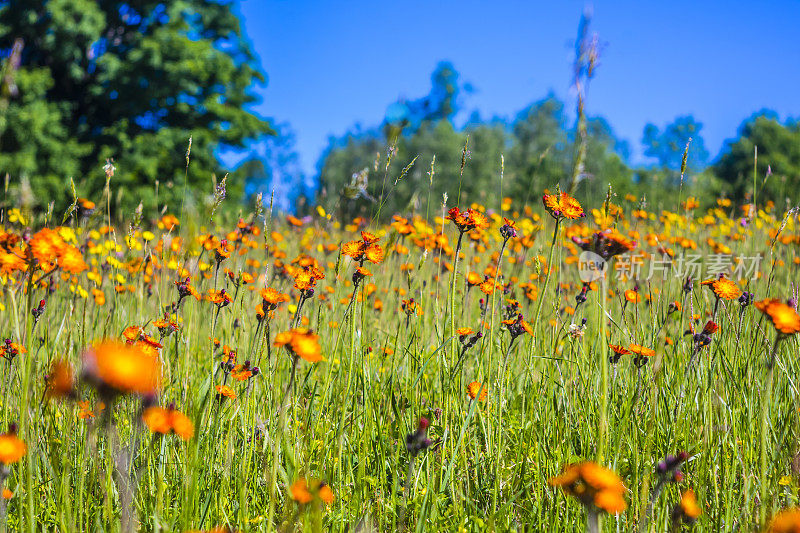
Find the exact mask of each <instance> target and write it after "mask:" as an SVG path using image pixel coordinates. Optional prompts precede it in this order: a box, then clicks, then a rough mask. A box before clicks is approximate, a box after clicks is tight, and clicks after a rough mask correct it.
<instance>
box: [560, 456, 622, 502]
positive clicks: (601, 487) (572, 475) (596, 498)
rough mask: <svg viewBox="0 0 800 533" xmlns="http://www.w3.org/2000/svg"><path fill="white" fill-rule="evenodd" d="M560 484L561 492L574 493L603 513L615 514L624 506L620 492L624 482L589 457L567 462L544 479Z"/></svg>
mask: <svg viewBox="0 0 800 533" xmlns="http://www.w3.org/2000/svg"><path fill="white" fill-rule="evenodd" d="M548 483H549V484H550V485H551V486H554V487H561V490H563V491H564V493H565V494H568V495H570V496H573V497H575V498H576V499H577V500H578V501H580V502H581V503H582V504H583V505H585V506H590V505H591V506H594V507H596V508H597V509H599V510H602V511H605V512H607V513H612V514H619V513H621V512H622V511H624V510H625V509H626V508H627V504H626V503H625V499H624V498H623V494H625V485H623V484H622V480H621V479H620V478H619V476H618V475H617V474H616V473H615V472H614V471H612V470H609V469H608V468H605V467H602V466H600V465H598V464H597V463H593V462H591V461H584V462H582V463H576V464H571V465H569V466H567V467H566V468H565V469H564V471H563V472H562V473H561V474H560V475H558V476H556V477H553V478H550V479H549V480H548Z"/></svg>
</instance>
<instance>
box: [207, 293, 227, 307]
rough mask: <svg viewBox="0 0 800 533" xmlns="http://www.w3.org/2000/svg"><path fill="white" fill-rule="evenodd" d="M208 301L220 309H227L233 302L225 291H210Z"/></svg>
mask: <svg viewBox="0 0 800 533" xmlns="http://www.w3.org/2000/svg"><path fill="white" fill-rule="evenodd" d="M207 299H208V301H209V302H211V303H213V304H215V305H217V306H218V307H225V306H226V305H228V304H230V303H231V302H232V301H233V299H232V298H231V296H230V295H229V294H228V293H227V292H225V289H221V290H218V291H215V290H210V291H208V296H207Z"/></svg>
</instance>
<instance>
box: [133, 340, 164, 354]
mask: <svg viewBox="0 0 800 533" xmlns="http://www.w3.org/2000/svg"><path fill="white" fill-rule="evenodd" d="M135 345H136V346H137V347H138V348H139V349H140V350H142V352H143V353H144V354H145V355H147V356H148V357H152V358H153V359H157V358H158V355H159V354H160V352H159V350H161V348H163V347H164V346H163V345H162V344H161V343H160V342H158V341H156V340H155V339H153V338H151V337H149V336H147V335H142V337H141V338H140V339H139V340H138V341H136V343H135Z"/></svg>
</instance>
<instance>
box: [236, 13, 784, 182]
mask: <svg viewBox="0 0 800 533" xmlns="http://www.w3.org/2000/svg"><path fill="white" fill-rule="evenodd" d="M586 5H587V4H586V2H583V1H573V0H554V1H549V2H538V1H510V0H509V1H504V0H496V1H477V0H461V1H445V0H427V1H424V0H403V1H392V2H387V1H381V0H371V1H370V0H361V1H347V0H340V1H336V2H332V1H312V0H241V3H240V10H241V13H242V14H243V16H244V24H245V28H246V31H247V34H248V36H249V38H250V39H251V41H252V43H253V45H254V48H255V51H256V53H257V54H258V56H259V58H260V60H261V64H262V66H263V68H264V70H265V71H266V73H267V75H268V76H269V82H268V84H267V86H266V87H262V88H259V89H258V92H259V93H260V94H261V96H262V97H263V102H262V103H261V104H259V105H257V106H256V108H255V109H256V111H257V112H259V113H261V114H262V115H264V116H268V117H272V118H274V119H275V120H276V121H279V122H281V121H288V122H289V123H290V124H291V126H292V128H293V129H294V130H295V132H296V134H297V148H298V151H299V153H300V157H301V162H302V165H303V168H304V169H306V171H307V172H312V171H313V168H314V165H315V164H316V162H317V159H318V157H319V155H320V153H321V151H322V149H323V148H324V147H325V146H326V144H327V142H326V141H327V138H328V136H329V135H332V134H333V135H341V134H342V133H344V132H345V131H346V130H347V129H348V128H349V127H351V126H352V125H354V124H355V123H361V124H363V125H365V126H371V125H374V124H377V123H378V122H380V120H381V119H382V118H383V116H384V113H385V111H386V107H387V106H388V105H389V104H390V103H392V102H394V101H395V100H397V99H398V97H408V98H415V97H419V96H423V95H425V94H427V92H428V90H429V88H430V74H431V71H432V70H433V69H434V67H435V66H436V63H437V62H438V61H440V60H444V59H446V60H450V61H452V62H453V64H454V66H455V67H456V69H457V70H458V71H459V72H460V73H461V76H462V79H463V80H465V81H468V82H470V83H471V84H472V85H473V86H474V87H475V89H476V92H475V93H474V94H473V95H471V96H470V97H469V98H468V99H466V102H465V103H466V106H465V107H466V109H467V110H472V109H477V110H479V111H480V112H481V114H482V116H484V117H490V116H494V115H499V116H504V117H512V116H513V115H514V114H516V112H517V111H519V110H521V109H522V108H524V107H525V106H526V105H528V104H530V103H531V102H533V101H535V100H538V99H540V98H542V97H543V96H545V95H546V94H547V92H548V91H550V90H552V91H554V92H555V93H556V95H558V96H559V97H560V98H562V99H565V100H566V101H567V102H568V105H569V106H570V107H572V106H574V97H573V96H572V95H571V93H570V88H569V85H570V65H571V61H572V58H573V51H572V50H573V48H572V47H573V42H574V39H575V35H576V32H577V25H578V20H579V18H580V14H581V12H582V10H583V9H584V7H585V6H586ZM592 6H593V12H594V18H593V22H592V27H593V30H594V31H596V32H597V33H598V34H599V36H600V40H601V42H603V43H605V46H604V49H603V52H602V57H601V65H600V68H599V70H598V71H597V74H596V76H595V78H594V80H593V81H592V84H591V86H590V88H589V93H588V98H587V109H588V111H589V113H591V114H599V115H603V116H605V117H606V118H607V119H608V121H609V122H610V123H611V125H612V127H613V128H614V130H615V133H616V134H617V135H618V136H619V137H621V138H623V139H626V140H628V141H630V142H631V146H632V148H633V154H634V155H633V160H634V161H635V162H641V161H643V157H642V154H641V148H640V141H641V136H642V129H643V127H644V125H645V124H646V123H647V122H653V123H655V124H657V125H659V126H662V125H664V124H666V123H667V122H669V121H671V120H672V119H673V118H674V117H676V116H677V115H681V114H687V113H691V114H693V115H694V116H695V117H696V118H697V119H698V120H699V121H700V122H702V123H703V137H704V139H705V141H706V146H707V148H708V150H709V152H710V153H711V155H712V157H715V156H716V155H717V153H718V152H719V150H720V149H721V147H722V144H723V141H724V140H725V139H727V138H730V137H733V136H734V135H735V133H736V130H737V128H738V126H739V124H740V123H741V122H742V120H743V119H745V118H746V117H748V116H749V115H751V114H752V113H753V112H754V111H756V110H758V109H761V108H764V107H768V108H771V109H774V110H775V111H777V112H778V113H779V114H780V116H781V118H786V117H787V116H794V117H796V116H800V97H798V91H799V88H800V38H799V37H798V35H797V30H798V23H800V1H797V0H791V1H790V0H783V1H765V2H745V1H735V0H729V1H700V2H696V1H695V2H691V1H685V0H670V1H667V2H656V1H649V0H638V1H633V0H631V1H608V0H598V1H596V2H594V3H593V4H592Z"/></svg>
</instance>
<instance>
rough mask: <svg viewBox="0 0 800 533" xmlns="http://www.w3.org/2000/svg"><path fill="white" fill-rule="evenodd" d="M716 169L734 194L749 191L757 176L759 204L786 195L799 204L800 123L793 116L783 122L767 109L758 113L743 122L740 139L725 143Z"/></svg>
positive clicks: (776, 199)
mask: <svg viewBox="0 0 800 533" xmlns="http://www.w3.org/2000/svg"><path fill="white" fill-rule="evenodd" d="M756 147H758V154H757V158H756ZM755 161H757V164H756V168H755V176H753V171H754V168H753V166H754V162H755ZM713 171H714V173H715V174H716V175H717V176H718V177H719V178H720V179H721V180H722V181H723V182H724V183H725V184H726V185H727V187H726V188H727V189H729V191H730V194H731V195H732V196H733V197H736V198H744V197H745V196H746V195H750V193H751V192H752V191H753V186H754V184H753V181H754V178H755V189H756V195H757V198H756V199H757V200H758V202H759V204H760V203H761V201H762V199H763V200H772V201H775V202H782V201H783V200H785V199H786V198H789V199H790V200H791V201H792V202H793V203H795V204H796V203H797V192H796V191H797V190H798V187H800V124H798V122H797V121H793V120H790V121H787V122H785V123H781V122H780V121H779V120H778V118H777V116H776V115H775V114H774V113H771V112H768V111H762V112H759V113H757V114H756V115H754V116H752V117H751V118H749V119H747V120H745V121H744V123H742V125H741V127H740V128H739V137H738V138H737V139H734V140H730V141H728V142H727V143H726V146H725V148H724V149H723V153H722V155H721V156H720V158H719V161H717V163H716V165H714V168H713Z"/></svg>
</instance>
